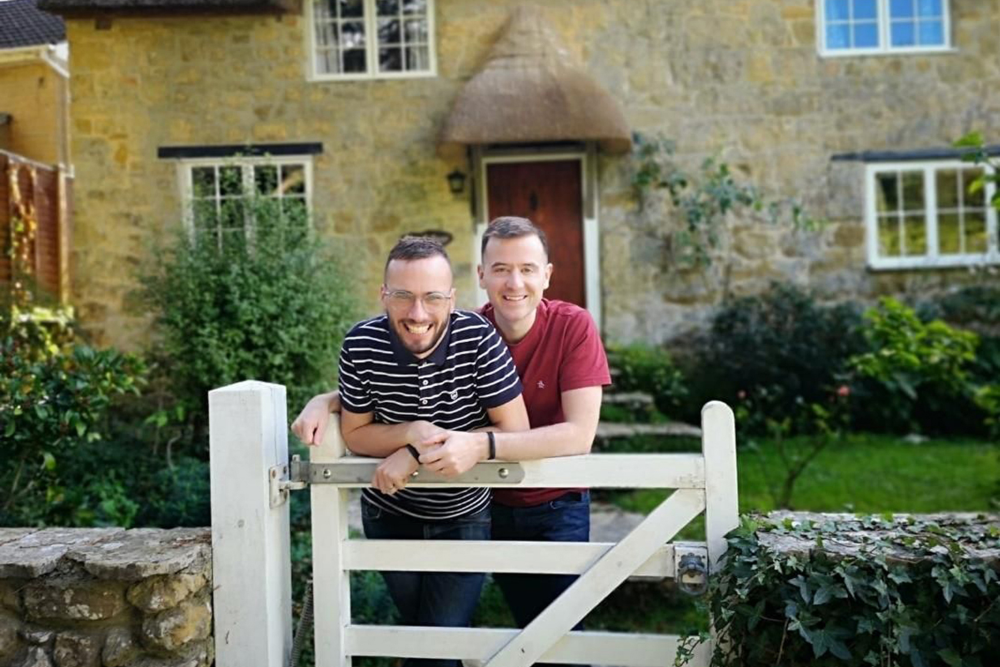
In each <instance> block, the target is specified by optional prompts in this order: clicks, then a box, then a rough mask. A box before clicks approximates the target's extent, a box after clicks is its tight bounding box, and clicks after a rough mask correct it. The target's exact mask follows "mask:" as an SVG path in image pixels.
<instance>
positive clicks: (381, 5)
mask: <svg viewBox="0 0 1000 667" xmlns="http://www.w3.org/2000/svg"><path fill="white" fill-rule="evenodd" d="M398 13H399V0H378V14H379V16H386V15H389V16H392V15H394V14H398Z"/></svg>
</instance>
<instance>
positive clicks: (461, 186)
mask: <svg viewBox="0 0 1000 667" xmlns="http://www.w3.org/2000/svg"><path fill="white" fill-rule="evenodd" d="M448 189H449V190H451V194H453V195H460V194H462V193H463V192H465V174H463V173H462V172H461V171H459V170H458V169H456V170H455V171H453V172H451V173H450V174H448Z"/></svg>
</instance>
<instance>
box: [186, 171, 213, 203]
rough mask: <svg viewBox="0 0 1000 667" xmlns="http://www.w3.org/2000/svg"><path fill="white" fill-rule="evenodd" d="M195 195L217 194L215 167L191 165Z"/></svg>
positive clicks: (211, 195) (207, 195)
mask: <svg viewBox="0 0 1000 667" xmlns="http://www.w3.org/2000/svg"><path fill="white" fill-rule="evenodd" d="M191 181H192V186H193V188H194V196H195V197H214V196H215V194H216V193H215V167H191Z"/></svg>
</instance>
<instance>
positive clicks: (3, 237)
mask: <svg viewBox="0 0 1000 667" xmlns="http://www.w3.org/2000/svg"><path fill="white" fill-rule="evenodd" d="M9 162H10V159H9V158H8V157H7V156H6V155H4V154H3V153H0V284H10V281H11V279H12V278H13V271H12V266H11V261H10V249H11V243H12V241H13V239H12V238H11V230H10V184H9V183H8V182H7V165H8V163H9Z"/></svg>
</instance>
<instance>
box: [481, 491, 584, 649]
mask: <svg viewBox="0 0 1000 667" xmlns="http://www.w3.org/2000/svg"><path fill="white" fill-rule="evenodd" d="M492 513H493V539H494V540H532V541H539V542H589V541H590V492H589V491H584V492H582V493H580V492H577V491H571V492H569V493H567V494H565V495H563V496H561V497H559V498H556V499H555V500H550V501H549V502H547V503H543V504H541V505H535V506H534V507H507V506H506V505H499V504H497V503H493V507H492ZM577 578H578V577H577V576H576V575H575V574H494V575H493V579H494V580H495V581H496V582H497V585H499V586H500V590H501V591H503V596H504V599H506V600H507V605H508V606H509V607H510V610H511V612H512V613H513V614H514V620H515V621H516V622H517V626H518V627H519V628H523V627H525V626H527V625H528V624H529V623H531V621H532V620H534V618H535V617H536V616H538V614H540V613H541V612H542V610H544V609H545V608H546V607H548V606H549V604H550V603H551V602H552V601H553V600H555V599H556V598H557V597H559V595H561V594H562V592H563V591H564V590H566V589H567V588H569V587H570V585H571V584H572V583H573V582H574V581H576V580H577ZM573 629H574V630H582V629H583V623H582V622H581V623H577V624H576V625H575V626H573ZM536 664H538V665H543V664H545V663H536ZM564 667H565V666H564Z"/></svg>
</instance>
